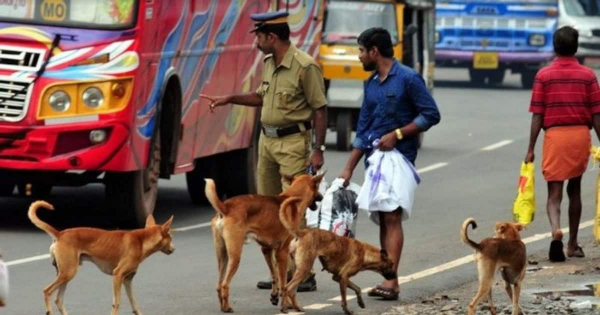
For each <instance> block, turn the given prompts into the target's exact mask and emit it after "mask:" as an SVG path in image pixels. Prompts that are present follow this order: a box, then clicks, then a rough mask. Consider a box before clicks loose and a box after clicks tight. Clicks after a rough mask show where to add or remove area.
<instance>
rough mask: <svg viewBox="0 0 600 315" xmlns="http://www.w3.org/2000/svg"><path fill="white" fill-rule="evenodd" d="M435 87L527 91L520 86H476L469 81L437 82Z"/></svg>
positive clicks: (505, 84)
mask: <svg viewBox="0 0 600 315" xmlns="http://www.w3.org/2000/svg"><path fill="white" fill-rule="evenodd" d="M434 85H435V87H438V88H453V89H456V88H459V89H476V90H496V91H502V90H504V91H519V90H522V91H526V89H523V88H522V87H521V86H520V85H511V84H507V83H504V84H502V85H489V84H482V85H474V84H471V82H469V81H454V80H435V84H434Z"/></svg>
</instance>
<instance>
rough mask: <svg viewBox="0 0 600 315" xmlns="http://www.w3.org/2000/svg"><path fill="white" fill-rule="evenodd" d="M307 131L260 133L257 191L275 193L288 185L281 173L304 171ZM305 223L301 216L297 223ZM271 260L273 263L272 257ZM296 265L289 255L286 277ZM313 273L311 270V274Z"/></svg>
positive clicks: (266, 194) (268, 193)
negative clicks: (273, 133)
mask: <svg viewBox="0 0 600 315" xmlns="http://www.w3.org/2000/svg"><path fill="white" fill-rule="evenodd" d="M311 136H312V133H311V132H310V131H303V132H300V133H296V134H293V135H289V136H285V137H281V138H271V137H267V136H265V135H264V134H263V133H261V135H260V138H259V140H258V166H257V172H258V194H259V195H265V196H277V195H279V194H280V193H281V192H282V191H283V190H285V189H287V188H288V187H289V185H290V184H289V183H288V182H286V181H284V180H283V178H282V176H281V174H285V175H289V176H294V175H297V174H301V173H306V163H307V162H308V158H309V156H310V152H311ZM305 226H306V219H305V218H303V219H302V222H301V225H300V227H301V228H302V227H305ZM273 263H276V262H275V260H274V259H273ZM295 270H296V266H295V264H294V260H292V259H291V257H290V258H289V259H288V270H287V273H288V279H291V278H292V276H293V275H294V271H295ZM310 276H312V272H311V275H310Z"/></svg>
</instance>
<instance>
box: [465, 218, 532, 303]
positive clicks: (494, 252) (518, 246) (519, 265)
mask: <svg viewBox="0 0 600 315" xmlns="http://www.w3.org/2000/svg"><path fill="white" fill-rule="evenodd" d="M469 225H471V226H472V227H473V229H476V228H477V223H475V219H473V218H468V219H466V220H465V222H464V223H463V225H462V229H461V239H462V241H463V243H465V244H467V245H468V246H470V247H472V248H473V249H474V250H475V262H476V263H477V272H478V274H479V290H478V292H477V294H476V295H475V297H474V298H473V300H472V301H471V303H470V304H469V315H473V314H475V308H476V307H477V304H479V302H480V301H481V299H483V298H484V297H486V296H487V298H488V302H489V306H490V313H492V314H494V315H495V314H496V309H495V307H494V303H493V302H492V283H493V281H494V274H495V273H496V271H498V270H499V269H502V278H503V279H504V282H505V289H506V293H507V294H508V297H509V298H510V299H511V300H512V303H513V311H512V314H513V315H518V314H522V312H521V309H520V307H519V295H520V294H521V285H522V282H523V278H525V271H526V266H527V252H526V249H525V244H524V243H523V242H522V241H521V236H520V234H519V231H521V230H522V229H523V225H521V224H518V223H511V222H502V223H496V228H495V232H496V237H494V238H486V239H483V240H482V241H481V242H480V243H479V244H478V243H475V242H473V241H472V240H470V239H469V236H468V235H467V229H468V227H469ZM511 286H512V287H511ZM513 288H514V290H513Z"/></svg>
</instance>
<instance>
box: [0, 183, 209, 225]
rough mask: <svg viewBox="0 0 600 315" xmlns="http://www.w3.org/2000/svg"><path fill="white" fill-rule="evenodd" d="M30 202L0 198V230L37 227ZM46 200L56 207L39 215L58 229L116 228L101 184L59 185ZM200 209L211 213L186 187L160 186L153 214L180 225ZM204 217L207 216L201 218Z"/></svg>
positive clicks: (158, 219) (39, 212)
mask: <svg viewBox="0 0 600 315" xmlns="http://www.w3.org/2000/svg"><path fill="white" fill-rule="evenodd" d="M33 201H35V200H33V199H28V198H20V197H9V198H0V209H1V210H0V230H2V231H15V232H16V231H33V230H37V228H36V227H35V226H33V224H32V223H31V221H29V218H28V217H27V210H28V209H29V205H30V204H31V202H33ZM46 201H48V202H50V203H51V204H52V205H54V208H55V209H56V210H55V211H48V210H44V209H40V210H39V211H38V216H39V217H40V218H41V219H42V220H44V221H46V222H48V223H50V224H51V225H52V226H54V227H56V228H57V229H59V230H63V229H67V228H72V227H81V226H86V227H96V228H102V229H110V230H112V229H117V228H119V226H118V222H117V221H115V220H114V219H113V218H114V216H113V215H114V211H113V209H111V207H110V206H109V204H108V202H107V200H106V198H105V196H104V188H103V186H101V185H89V186H86V187H83V188H58V189H55V190H53V192H52V195H51V196H50V197H49V198H48V199H47V200H46ZM199 212H201V213H209V214H210V216H211V217H212V213H213V211H212V209H210V208H208V207H199V206H195V205H193V204H192V202H191V200H190V198H189V196H188V193H187V191H186V190H185V189H181V188H172V187H161V188H160V189H159V195H158V203H157V208H156V210H155V213H154V215H155V217H156V220H157V222H164V221H166V220H167V219H168V218H169V216H171V215H174V216H175V221H174V226H181V225H182V223H180V224H177V223H178V222H183V221H187V220H189V219H190V218H191V217H193V216H198V213H199ZM196 220H197V219H196ZM207 220H210V219H209V218H207V219H206V220H204V221H207ZM204 221H203V222H204ZM198 223H200V222H198ZM192 224H194V223H193V222H192Z"/></svg>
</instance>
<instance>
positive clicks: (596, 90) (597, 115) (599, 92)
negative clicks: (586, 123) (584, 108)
mask: <svg viewBox="0 0 600 315" xmlns="http://www.w3.org/2000/svg"><path fill="white" fill-rule="evenodd" d="M587 95H588V102H589V105H590V108H591V109H592V115H593V116H592V126H594V130H595V131H596V136H597V137H598V139H599V140H600V87H598V80H597V79H596V78H595V77H594V79H593V80H592V82H590V85H588V91H587Z"/></svg>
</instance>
